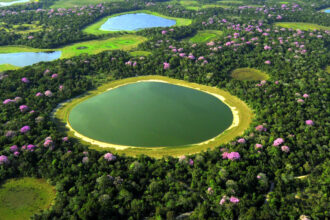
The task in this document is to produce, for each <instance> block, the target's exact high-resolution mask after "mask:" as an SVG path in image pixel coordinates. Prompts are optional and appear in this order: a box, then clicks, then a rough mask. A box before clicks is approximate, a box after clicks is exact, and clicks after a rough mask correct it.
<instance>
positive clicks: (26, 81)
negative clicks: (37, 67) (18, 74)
mask: <svg viewBox="0 0 330 220" xmlns="http://www.w3.org/2000/svg"><path fill="white" fill-rule="evenodd" d="M21 81H22V82H23V83H29V82H30V80H29V79H28V78H26V77H23V78H22V79H21Z"/></svg>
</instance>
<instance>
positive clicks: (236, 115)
mask: <svg viewBox="0 0 330 220" xmlns="http://www.w3.org/2000/svg"><path fill="white" fill-rule="evenodd" d="M147 81H148V82H151V81H153V82H162V83H171V84H174V85H177V86H183V87H187V88H191V89H196V90H198V91H201V92H205V93H208V94H210V95H212V96H214V97H216V98H217V99H219V100H220V101H222V102H223V103H224V104H225V105H227V106H228V107H229V108H230V109H231V111H232V114H233V121H232V124H231V125H230V127H228V128H227V129H226V130H225V131H223V132H221V133H220V134H218V135H217V136H215V137H213V138H211V139H208V140H205V141H203V142H200V143H195V144H189V145H183V146H177V147H173V146H171V147H168V146H164V147H143V146H139V147H137V146H125V145H116V144H111V143H106V142H102V141H97V140H94V139H92V138H89V137H86V136H84V135H82V134H80V133H79V132H77V131H76V130H74V129H73V128H72V126H71V125H70V123H69V121H68V116H69V113H70V111H71V109H72V108H73V107H74V106H76V105H78V104H79V103H81V102H83V101H84V100H86V99H89V98H91V97H93V96H96V95H98V94H100V93H103V92H106V91H110V90H112V89H115V88H118V87H121V86H124V85H127V84H131V83H137V82H147ZM209 90H214V91H209ZM220 93H223V94H220ZM224 93H227V92H225V91H223V90H220V89H218V88H215V87H209V86H205V85H199V84H195V83H190V82H185V81H183V80H176V79H171V78H167V77H162V76H144V77H133V78H127V79H124V80H116V81H112V82H110V83H109V84H106V85H103V86H101V87H99V88H98V89H97V91H96V92H95V91H94V92H92V93H91V94H88V93H87V96H86V94H83V95H81V96H78V97H75V98H72V99H69V100H67V101H65V102H63V103H60V104H59V105H58V106H57V107H56V108H55V109H54V110H53V112H52V116H53V117H54V116H55V117H56V118H59V119H61V120H63V123H65V127H66V128H68V129H69V135H70V136H73V137H76V138H79V139H80V140H81V141H82V142H84V143H87V144H89V145H92V146H95V145H96V146H97V147H98V148H99V149H102V150H104V149H114V150H116V151H118V152H119V153H121V152H122V153H127V152H126V151H127V150H129V151H132V150H133V151H136V152H137V153H134V155H136V154H138V153H144V154H147V155H152V154H153V153H151V154H150V152H161V151H162V150H164V149H166V152H169V153H170V151H173V148H175V149H182V150H181V151H182V152H185V153H181V154H175V155H176V156H179V155H182V154H187V152H186V151H187V150H189V148H194V147H199V148H200V150H199V151H201V150H203V149H205V147H202V146H204V145H212V146H209V148H213V147H215V146H218V145H219V144H221V142H222V141H220V142H219V139H221V137H222V136H223V135H224V134H227V135H228V133H230V132H231V133H235V136H237V135H239V134H240V133H241V132H235V131H233V130H235V128H238V127H239V125H240V122H241V120H240V111H239V110H238V106H235V105H234V103H233V101H232V103H229V102H228V98H229V97H228V96H231V95H230V94H229V93H227V94H224ZM225 96H227V97H225ZM231 98H233V99H234V98H235V97H234V96H232V97H231ZM236 99H237V100H239V99H238V98H236ZM73 100H76V102H74V103H72V101H73ZM237 100H235V101H236V102H237ZM239 101H240V100H239ZM241 102H242V101H241ZM69 103H71V104H72V105H69V106H67V105H68V104H69ZM245 107H247V106H245ZM60 111H61V112H60ZM250 113H251V114H252V112H250ZM62 114H64V116H62ZM61 116H62V117H61ZM248 124H249V123H248ZM245 129H246V128H244V129H241V130H245ZM241 130H240V131H241ZM226 142H227V141H226ZM213 145H214V146H213ZM171 149H172V150H171ZM196 152H198V150H194V152H193V153H196ZM189 153H191V152H190V151H188V154H189ZM161 155H163V156H164V155H168V154H166V153H165V154H161ZM169 155H172V154H171V153H170V154H169ZM172 156H173V155H172Z"/></svg>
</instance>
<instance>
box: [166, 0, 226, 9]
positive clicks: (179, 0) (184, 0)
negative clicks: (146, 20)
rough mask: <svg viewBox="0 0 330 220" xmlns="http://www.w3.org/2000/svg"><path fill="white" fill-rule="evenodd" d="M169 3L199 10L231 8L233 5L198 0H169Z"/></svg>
mask: <svg viewBox="0 0 330 220" xmlns="http://www.w3.org/2000/svg"><path fill="white" fill-rule="evenodd" d="M168 3H169V4H180V5H181V6H183V7H185V8H186V9H189V10H194V11H198V10H201V9H204V8H216V7H219V8H230V7H231V6H228V5H225V4H217V3H216V4H202V3H200V2H198V1H192V0H172V1H169V2H168Z"/></svg>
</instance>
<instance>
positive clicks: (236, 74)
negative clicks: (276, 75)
mask: <svg viewBox="0 0 330 220" xmlns="http://www.w3.org/2000/svg"><path fill="white" fill-rule="evenodd" d="M231 77H232V78H234V79H237V80H267V79H268V78H269V76H268V74H266V73H264V72H262V71H260V70H257V69H253V68H239V69H235V70H234V71H232V72H231Z"/></svg>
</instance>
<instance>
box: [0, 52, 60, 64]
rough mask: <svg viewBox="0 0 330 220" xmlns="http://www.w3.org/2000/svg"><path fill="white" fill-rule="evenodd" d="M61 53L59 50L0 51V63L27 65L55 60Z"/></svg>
mask: <svg viewBox="0 0 330 220" xmlns="http://www.w3.org/2000/svg"><path fill="white" fill-rule="evenodd" d="M61 53H62V52H61V51H52V52H21V53H0V65H1V64H11V65H14V66H19V67H23V66H29V65H32V64H35V63H39V62H41V61H52V60H56V59H58V58H60V56H61Z"/></svg>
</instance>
